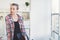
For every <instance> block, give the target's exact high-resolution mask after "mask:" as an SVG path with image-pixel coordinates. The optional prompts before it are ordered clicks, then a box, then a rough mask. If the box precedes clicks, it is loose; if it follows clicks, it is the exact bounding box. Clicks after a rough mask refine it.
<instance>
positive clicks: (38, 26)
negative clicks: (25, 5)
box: [30, 0, 51, 40]
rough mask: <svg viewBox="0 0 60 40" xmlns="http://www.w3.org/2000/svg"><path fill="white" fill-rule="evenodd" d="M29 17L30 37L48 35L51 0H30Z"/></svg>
mask: <svg viewBox="0 0 60 40" xmlns="http://www.w3.org/2000/svg"><path fill="white" fill-rule="evenodd" d="M30 17H31V39H34V40H37V39H39V40H40V38H41V37H45V36H48V35H50V32H51V0H31V14H30ZM47 39H48V38H47ZM44 40H45V39H44Z"/></svg>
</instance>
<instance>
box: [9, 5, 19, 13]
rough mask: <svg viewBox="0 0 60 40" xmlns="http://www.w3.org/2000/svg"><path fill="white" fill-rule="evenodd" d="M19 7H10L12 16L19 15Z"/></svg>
mask: <svg viewBox="0 0 60 40" xmlns="http://www.w3.org/2000/svg"><path fill="white" fill-rule="evenodd" d="M17 11H18V10H17V6H15V5H11V6H10V14H16V13H17Z"/></svg>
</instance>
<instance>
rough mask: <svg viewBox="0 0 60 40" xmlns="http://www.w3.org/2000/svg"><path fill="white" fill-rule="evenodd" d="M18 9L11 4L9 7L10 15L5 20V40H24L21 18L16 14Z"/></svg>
mask: <svg viewBox="0 0 60 40" xmlns="http://www.w3.org/2000/svg"><path fill="white" fill-rule="evenodd" d="M18 9H19V6H18V4H16V3H12V4H11V5H10V14H8V15H7V16H6V18H5V20H6V30H7V40H26V39H25V29H24V25H23V20H22V17H21V16H19V15H18V14H17V12H18Z"/></svg>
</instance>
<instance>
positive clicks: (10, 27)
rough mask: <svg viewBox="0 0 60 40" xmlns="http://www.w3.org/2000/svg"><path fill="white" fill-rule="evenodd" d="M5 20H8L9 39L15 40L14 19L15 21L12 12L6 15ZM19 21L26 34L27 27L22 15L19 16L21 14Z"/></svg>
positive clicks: (23, 32) (22, 30)
mask: <svg viewBox="0 0 60 40" xmlns="http://www.w3.org/2000/svg"><path fill="white" fill-rule="evenodd" d="M17 15H18V14H17ZM5 21H6V31H7V40H13V36H14V21H13V19H12V17H11V15H10V14H9V15H7V16H6V17H5ZM18 23H19V25H20V29H21V32H22V35H23V36H25V28H24V25H23V20H22V17H21V16H19V15H18Z"/></svg>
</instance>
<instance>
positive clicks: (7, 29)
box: [5, 16, 11, 40]
mask: <svg viewBox="0 0 60 40" xmlns="http://www.w3.org/2000/svg"><path fill="white" fill-rule="evenodd" d="M5 22H6V32H7V40H10V39H11V38H10V37H11V34H10V24H9V19H8V16H6V18H5Z"/></svg>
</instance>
